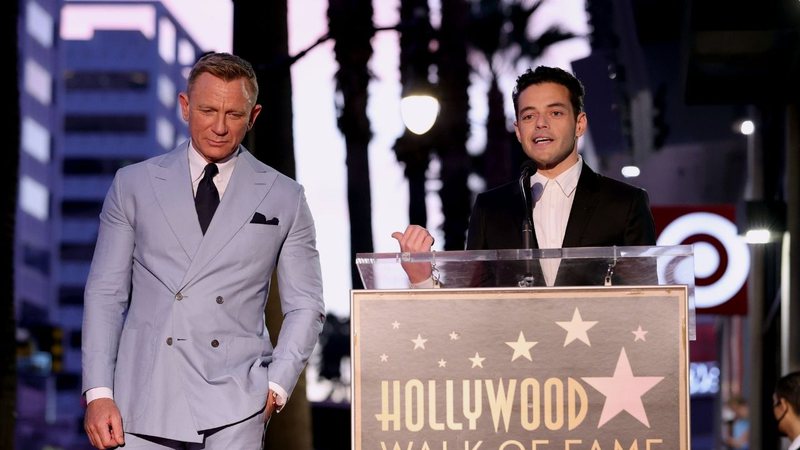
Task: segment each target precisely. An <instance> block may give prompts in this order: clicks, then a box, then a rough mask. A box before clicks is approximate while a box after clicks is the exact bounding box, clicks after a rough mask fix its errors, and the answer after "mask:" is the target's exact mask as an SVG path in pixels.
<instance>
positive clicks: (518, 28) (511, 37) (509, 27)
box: [466, 0, 575, 187]
mask: <svg viewBox="0 0 800 450" xmlns="http://www.w3.org/2000/svg"><path fill="white" fill-rule="evenodd" d="M543 2H544V0H537V1H535V2H533V3H532V4H531V5H530V6H526V5H527V4H528V3H530V2H529V1H525V0H507V1H500V2H498V1H496V0H479V1H478V2H477V3H474V4H473V8H472V15H471V17H470V18H471V22H470V24H469V29H468V32H467V33H466V36H467V39H468V40H469V43H470V44H471V46H472V47H473V48H474V49H475V50H476V52H477V53H478V54H479V55H481V57H482V59H483V60H484V61H485V62H486V65H487V67H488V69H487V70H488V76H489V91H488V107H489V116H488V120H487V131H486V135H487V144H486V150H485V151H484V153H483V157H482V164H481V166H482V167H481V169H482V170H481V172H482V175H483V178H484V180H486V184H487V186H488V187H494V186H497V185H498V184H501V183H505V182H507V181H508V180H510V179H512V178H514V177H515V176H516V175H517V174H518V168H519V164H518V162H519V161H518V159H519V158H520V157H521V155H520V154H519V152H516V154H515V153H514V152H513V151H512V148H513V147H514V146H515V142H516V141H515V140H514V137H513V133H509V131H508V130H507V126H506V116H505V109H504V107H503V105H504V101H503V98H504V97H503V95H504V94H503V93H502V92H501V90H500V87H499V83H498V79H499V76H500V74H501V73H504V72H507V71H510V70H514V69H513V68H514V67H515V65H516V64H515V63H516V62H517V61H518V60H520V59H525V60H528V61H534V60H536V59H537V58H539V57H540V56H541V55H542V54H543V52H544V50H545V49H546V48H547V47H548V46H550V45H552V44H554V43H556V42H559V41H563V40H566V39H570V38H573V37H575V36H574V35H573V34H572V33H568V32H563V31H561V30H559V29H558V28H556V27H551V28H550V29H548V30H547V31H545V32H544V33H543V34H542V35H541V36H539V37H537V38H531V37H530V36H528V32H527V27H528V23H529V22H530V20H531V17H532V16H533V14H534V13H536V11H537V10H538V9H539V7H540V6H541V5H542V3H543Z"/></svg>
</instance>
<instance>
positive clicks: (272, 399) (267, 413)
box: [264, 389, 278, 423]
mask: <svg viewBox="0 0 800 450" xmlns="http://www.w3.org/2000/svg"><path fill="white" fill-rule="evenodd" d="M277 409H278V396H277V395H276V394H275V391H273V390H272V389H270V390H269V392H268V393H267V405H266V406H265V407H264V423H266V422H269V418H270V417H272V413H274V412H275V411H276V410H277Z"/></svg>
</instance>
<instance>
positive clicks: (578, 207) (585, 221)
mask: <svg viewBox="0 0 800 450" xmlns="http://www.w3.org/2000/svg"><path fill="white" fill-rule="evenodd" d="M596 196H597V174H596V173H594V171H592V169H590V168H589V166H588V165H587V164H586V163H585V162H584V163H583V167H582V168H581V176H580V178H578V186H577V188H576V189H575V199H574V200H573V202H572V209H571V210H570V212H569V220H568V221H567V229H566V230H565V231H564V242H563V244H562V245H561V246H562V247H579V246H580V245H581V236H582V235H583V231H584V230H585V229H586V227H587V226H588V225H589V221H590V219H591V217H592V214H593V213H594V209H595V208H597V201H596V200H595V197H596Z"/></svg>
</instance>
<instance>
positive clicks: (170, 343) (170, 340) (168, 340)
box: [167, 337, 172, 345]
mask: <svg viewBox="0 0 800 450" xmlns="http://www.w3.org/2000/svg"><path fill="white" fill-rule="evenodd" d="M167 345H172V338H171V337H168V338H167Z"/></svg>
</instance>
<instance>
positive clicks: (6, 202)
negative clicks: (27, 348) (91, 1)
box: [0, 0, 20, 448]
mask: <svg viewBox="0 0 800 450" xmlns="http://www.w3.org/2000/svg"><path fill="white" fill-rule="evenodd" d="M6 8H8V10H7V11H6V13H5V14H3V17H4V19H3V20H5V26H4V27H2V28H3V30H5V31H4V33H5V34H4V36H5V38H3V39H2V41H3V42H5V44H3V45H5V49H6V51H5V52H4V54H5V55H7V58H8V59H9V61H8V65H9V67H17V66H18V64H17V60H18V58H19V56H18V54H17V19H18V14H19V2H18V1H17V0H13V1H12V2H10V3H9V4H8V5H6ZM15 79H16V78H15ZM7 88H8V97H9V100H10V104H11V105H13V106H12V109H11V119H7V120H6V126H7V127H8V128H7V133H6V135H7V136H9V138H10V139H9V142H8V143H7V145H8V148H9V149H10V151H8V152H6V165H8V166H9V171H8V173H7V174H6V176H4V177H3V185H4V186H5V188H4V189H3V192H5V194H4V197H3V201H2V212H0V214H2V220H0V227H2V228H0V229H2V231H0V246H2V250H0V254H2V257H3V260H4V261H5V263H4V264H3V266H4V267H6V270H3V271H2V275H0V276H2V281H0V292H1V293H2V295H3V298H4V300H3V302H2V304H3V306H2V313H0V317H2V319H0V320H2V325H0V330H2V331H0V333H2V336H0V448H14V426H15V423H16V421H15V420H14V411H15V409H16V400H17V395H16V392H17V365H16V353H17V351H16V336H15V330H16V324H15V320H14V317H15V314H14V271H13V270H9V269H8V268H9V267H14V226H15V223H16V221H15V217H16V209H17V208H16V205H17V203H16V199H17V182H18V177H19V168H18V167H19V142H20V139H19V124H20V119H19V90H18V89H17V83H16V82H15V83H12V86H8V87H7Z"/></svg>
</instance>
